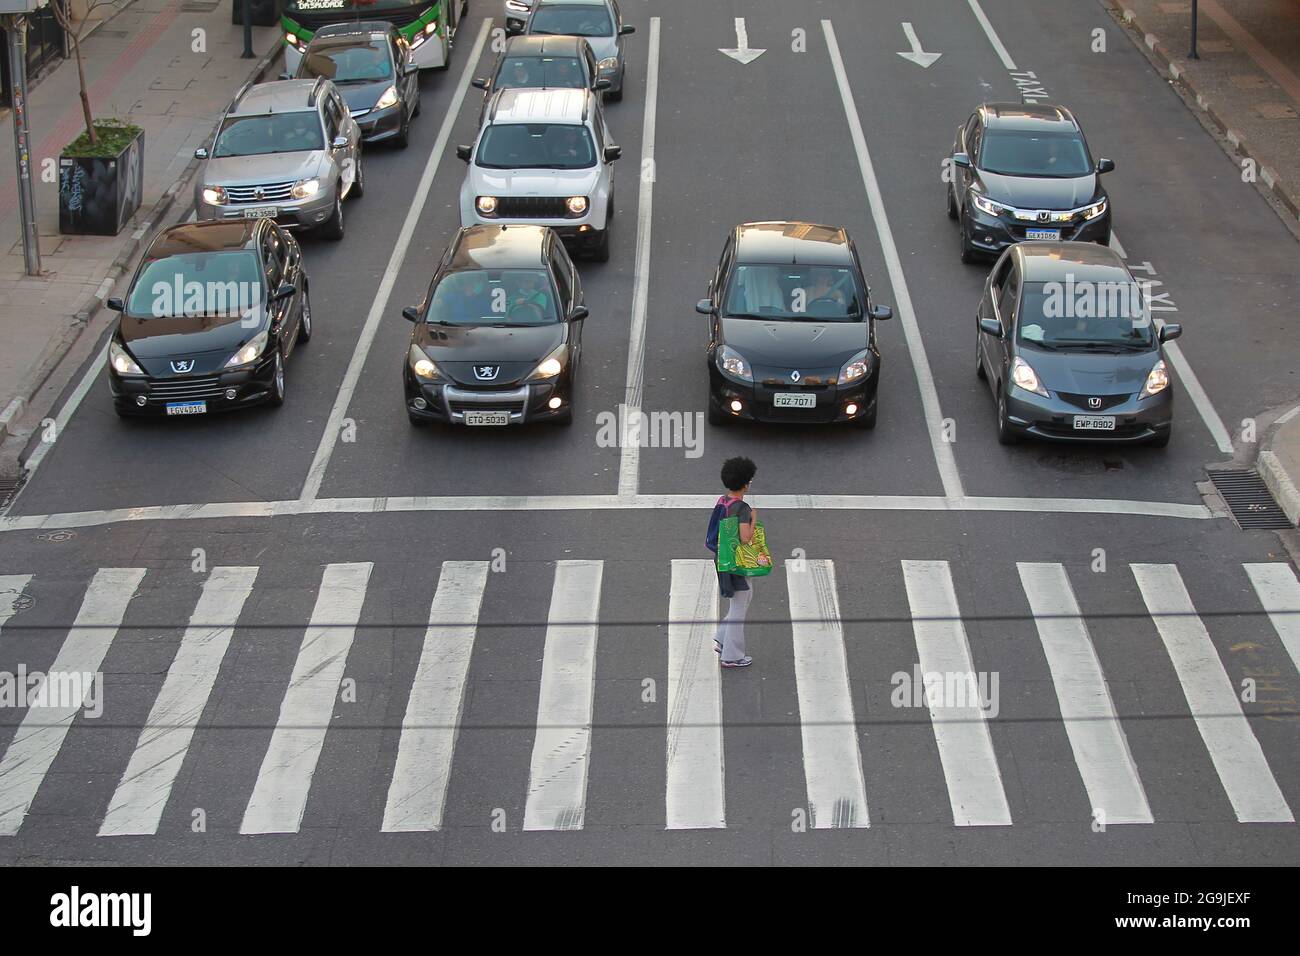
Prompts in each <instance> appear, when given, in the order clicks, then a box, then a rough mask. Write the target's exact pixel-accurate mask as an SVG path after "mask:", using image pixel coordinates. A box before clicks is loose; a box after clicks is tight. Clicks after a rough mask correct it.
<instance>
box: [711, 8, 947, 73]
mask: <svg viewBox="0 0 1300 956" xmlns="http://www.w3.org/2000/svg"><path fill="white" fill-rule="evenodd" d="M718 52H719V53H725V54H727V56H729V57H731V58H732V59H733V60H735V61H736V62H737V63H740V64H742V65H746V64H749V63H753V62H754V61H755V60H757V59H758V58H759V57H760V56H762V55H763V54H764V53H766V52H767V50H751V49H750V48H749V33H748V32H746V30H745V18H744V17H736V48H735V49H734V50H727V49H724V48H722V47H718ZM927 65H928V64H927Z"/></svg>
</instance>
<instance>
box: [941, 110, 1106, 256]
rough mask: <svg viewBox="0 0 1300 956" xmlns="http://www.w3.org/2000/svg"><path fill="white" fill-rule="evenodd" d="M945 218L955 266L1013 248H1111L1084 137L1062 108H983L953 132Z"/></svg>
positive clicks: (1102, 162)
mask: <svg viewBox="0 0 1300 956" xmlns="http://www.w3.org/2000/svg"><path fill="white" fill-rule="evenodd" d="M951 162H952V169H951V173H952V175H951V176H949V177H947V178H948V179H949V180H950V182H949V183H948V185H947V186H946V187H945V192H946V193H947V204H948V216H949V218H952V219H956V220H957V221H958V233H957V234H958V248H959V249H960V252H961V261H962V262H973V261H975V259H977V258H979V257H980V256H988V255H997V254H998V253H1000V252H1001V251H1002V250H1003V249H1005V248H1006V247H1007V246H1009V245H1011V244H1012V243H1014V242H1022V241H1025V240H1031V239H1039V240H1046V241H1052V242H1055V241H1077V242H1097V243H1100V244H1102V245H1106V244H1107V243H1109V242H1110V199H1109V197H1108V196H1107V195H1106V190H1105V189H1104V188H1103V187H1102V185H1101V175H1102V174H1103V173H1108V172H1110V171H1111V170H1112V169H1114V168H1115V164H1114V163H1113V162H1111V161H1110V160H1109V159H1098V160H1093V158H1092V153H1091V151H1089V149H1088V142H1087V140H1085V139H1084V136H1083V130H1082V129H1080V127H1079V123H1078V121H1077V120H1075V118H1074V116H1073V114H1071V113H1070V111H1069V110H1067V109H1066V108H1065V107H1063V106H1055V105H1052V104H1047V103H985V104H984V105H982V106H980V107H979V108H978V109H977V110H975V112H974V113H972V114H971V115H970V117H969V118H968V119H967V120H966V122H965V123H964V124H962V125H961V126H960V127H958V128H957V138H956V141H955V142H954V143H953V147H952V157H951Z"/></svg>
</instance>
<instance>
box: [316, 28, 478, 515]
mask: <svg viewBox="0 0 1300 956" xmlns="http://www.w3.org/2000/svg"><path fill="white" fill-rule="evenodd" d="M491 29H492V20H491V18H487V19H485V20H484V21H483V23H482V24H481V25H480V27H479V31H478V37H477V39H475V41H474V48H473V49H472V50H470V51H469V55H468V56H467V57H466V58H465V68H464V70H462V71H461V74H460V80H459V82H457V84H456V92H455V93H453V94H452V97H451V102H450V103H449V104H448V106H447V112H446V115H444V116H443V119H442V127H441V128H440V129H439V130H438V138H437V140H435V142H434V144H433V150H432V152H430V153H429V160H428V162H426V163H425V164H424V174H423V175H422V176H421V177H420V183H419V185H418V186H416V188H415V195H414V197H413V198H412V200H411V203H410V207H409V208H408V210H407V213H406V221H405V222H403V223H402V231H401V232H400V233H398V236H397V244H396V245H395V246H394V247H393V254H392V255H391V256H389V257H388V265H387V266H386V267H385V269H384V275H383V278H382V279H381V280H380V282H379V288H378V289H377V290H375V298H374V302H373V303H372V304H371V306H370V312H369V314H367V315H366V322H365V325H363V326H362V327H361V334H360V335H359V336H358V337H357V346H356V349H355V350H354V351H353V352H352V360H351V361H350V362H349V363H348V369H347V372H346V373H344V375H343V382H342V384H340V385H339V390H338V394H337V396H336V397H335V399H334V407H333V408H331V409H330V416H329V419H328V420H327V421H326V422H325V431H324V433H323V434H322V435H321V439H320V444H319V445H318V446H317V448H316V455H315V457H314V458H313V459H312V463H311V467H310V468H309V469H308V470H307V480H306V481H305V482H304V483H303V486H302V494H301V495H300V500H302V501H314V500H315V499H316V496H317V495H318V494H319V493H320V486H321V482H322V481H324V480H325V469H326V468H328V467H329V463H330V458H331V456H332V455H333V454H334V448H335V446H336V445H337V444H338V439H339V432H340V430H341V429H342V427H343V419H344V417H345V416H346V415H347V411H348V405H350V404H351V402H352V394H353V392H355V391H356V388H357V382H358V381H360V379H361V372H362V369H364V368H365V364H366V358H367V357H368V356H369V355H370V347H371V346H372V345H373V344H374V341H375V334H376V333H377V332H378V331H379V323H380V322H381V321H382V320H383V318H384V313H385V311H386V310H387V309H388V298H389V296H391V295H392V294H393V285H394V284H395V283H396V282H397V275H398V273H399V272H401V269H402V264H403V263H404V262H405V261H406V251H407V249H408V247H409V246H410V245H411V239H412V238H413V237H414V236H415V227H416V225H417V224H418V223H419V221H420V216H421V214H422V213H423V212H424V206H425V203H426V202H427V201H428V198H429V190H430V188H431V187H432V186H433V179H434V176H435V175H436V174H437V172H438V166H439V164H440V163H441V162H442V154H443V153H444V152H445V151H446V149H447V143H448V141H449V140H450V139H451V131H452V128H453V127H454V126H455V125H456V117H457V116H458V115H459V114H460V108H461V105H462V104H463V103H464V102H465V92H466V91H467V90H468V89H469V81H470V80H471V79H472V78H473V76H474V70H475V69H476V67H477V64H478V60H479V56H480V54H481V53H482V52H483V44H484V42H485V41H486V40H487V37H488V33H489V31H490V30H491Z"/></svg>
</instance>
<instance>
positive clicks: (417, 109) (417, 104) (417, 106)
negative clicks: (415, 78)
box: [411, 92, 420, 117]
mask: <svg viewBox="0 0 1300 956" xmlns="http://www.w3.org/2000/svg"><path fill="white" fill-rule="evenodd" d="M419 115H420V94H419V93H418V92H417V93H416V94H415V109H413V110H411V116H413V117H415V116H419Z"/></svg>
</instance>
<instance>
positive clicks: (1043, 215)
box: [1038, 209, 1052, 222]
mask: <svg viewBox="0 0 1300 956" xmlns="http://www.w3.org/2000/svg"><path fill="white" fill-rule="evenodd" d="M1051 218H1052V214H1051V213H1050V212H1048V211H1047V210H1046V209H1040V210H1038V221H1039V222H1047V221H1048V220H1049V219H1051Z"/></svg>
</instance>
